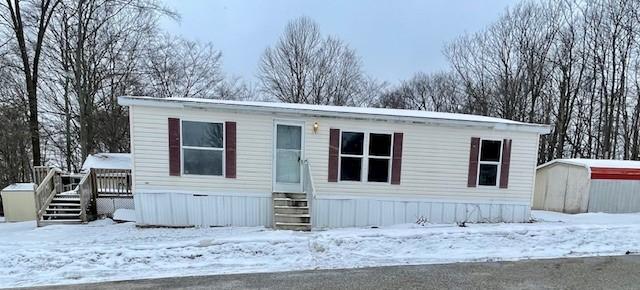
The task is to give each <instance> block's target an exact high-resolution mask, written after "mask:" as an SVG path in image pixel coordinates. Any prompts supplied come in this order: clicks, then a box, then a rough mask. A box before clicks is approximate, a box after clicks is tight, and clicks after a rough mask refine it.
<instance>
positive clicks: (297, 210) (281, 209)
mask: <svg viewBox="0 0 640 290" xmlns="http://www.w3.org/2000/svg"><path fill="white" fill-rule="evenodd" d="M273 211H274V212H275V213H276V214H308V213H309V207H307V206H280V205H276V206H274V207H273Z"/></svg>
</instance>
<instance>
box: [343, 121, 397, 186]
mask: <svg viewBox="0 0 640 290" xmlns="http://www.w3.org/2000/svg"><path fill="white" fill-rule="evenodd" d="M340 144H341V146H340V180H343V181H362V174H363V173H366V174H367V175H366V176H367V181H369V182H389V175H390V174H389V170H390V164H391V134H377V133H370V134H368V135H365V133H361V132H342V137H341V143H340ZM365 148H367V150H365Z"/></svg>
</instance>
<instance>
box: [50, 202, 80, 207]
mask: <svg viewBox="0 0 640 290" xmlns="http://www.w3.org/2000/svg"><path fill="white" fill-rule="evenodd" d="M49 206H58V207H64V206H68V207H78V208H79V207H80V204H79V203H57V202H52V203H50V204H49Z"/></svg>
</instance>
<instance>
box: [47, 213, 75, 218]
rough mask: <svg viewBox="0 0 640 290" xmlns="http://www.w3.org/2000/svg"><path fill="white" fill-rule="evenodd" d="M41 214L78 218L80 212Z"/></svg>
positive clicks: (53, 216)
mask: <svg viewBox="0 0 640 290" xmlns="http://www.w3.org/2000/svg"><path fill="white" fill-rule="evenodd" d="M43 216H45V217H50V218H79V217H80V213H45V214H44V215H43Z"/></svg>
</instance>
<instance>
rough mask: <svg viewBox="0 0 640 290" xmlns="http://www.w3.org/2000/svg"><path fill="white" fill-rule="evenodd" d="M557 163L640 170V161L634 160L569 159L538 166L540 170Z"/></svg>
mask: <svg viewBox="0 0 640 290" xmlns="http://www.w3.org/2000/svg"><path fill="white" fill-rule="evenodd" d="M555 163H567V164H572V165H578V166H584V167H589V168H592V167H602V168H634V169H636V168H637V169H640V161H634V160H613V159H582V158H568V159H556V160H553V161H550V162H547V163H545V164H542V165H540V166H538V168H542V167H546V166H549V165H552V164H555Z"/></svg>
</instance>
